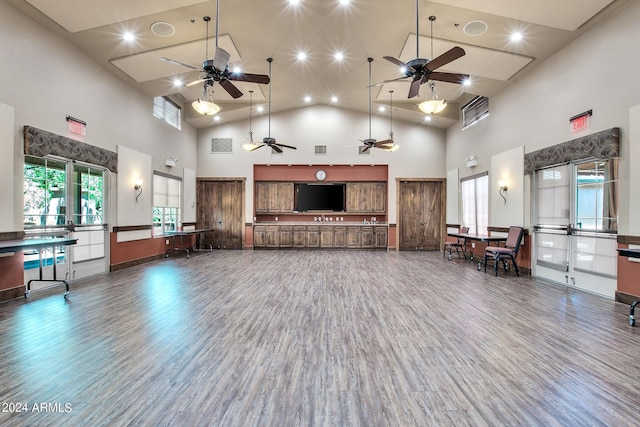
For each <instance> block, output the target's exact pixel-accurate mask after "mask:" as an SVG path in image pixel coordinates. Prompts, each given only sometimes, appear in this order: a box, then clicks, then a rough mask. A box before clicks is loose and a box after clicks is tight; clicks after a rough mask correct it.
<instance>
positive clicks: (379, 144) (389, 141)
mask: <svg viewBox="0 0 640 427" xmlns="http://www.w3.org/2000/svg"><path fill="white" fill-rule="evenodd" d="M393 144H395V143H394V142H393V140H392V139H385V140H384V141H378V142H376V143H375V147H376V148H387V147H388V146H389V145H393Z"/></svg>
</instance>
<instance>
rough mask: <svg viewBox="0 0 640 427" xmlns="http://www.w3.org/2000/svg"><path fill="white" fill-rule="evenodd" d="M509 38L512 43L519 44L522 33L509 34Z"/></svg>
mask: <svg viewBox="0 0 640 427" xmlns="http://www.w3.org/2000/svg"><path fill="white" fill-rule="evenodd" d="M510 38H511V41H512V42H519V41H520V40H522V33H520V32H515V33H513V34H511V37H510Z"/></svg>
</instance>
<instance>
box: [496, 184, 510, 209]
mask: <svg viewBox="0 0 640 427" xmlns="http://www.w3.org/2000/svg"><path fill="white" fill-rule="evenodd" d="M498 188H499V191H500V197H502V199H503V200H504V203H505V204H506V203H507V198H506V197H504V193H506V192H507V190H508V188H507V181H504V180H502V179H501V180H500V181H498Z"/></svg>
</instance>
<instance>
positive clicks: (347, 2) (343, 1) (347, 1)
mask: <svg viewBox="0 0 640 427" xmlns="http://www.w3.org/2000/svg"><path fill="white" fill-rule="evenodd" d="M340 4H349V0H340Z"/></svg>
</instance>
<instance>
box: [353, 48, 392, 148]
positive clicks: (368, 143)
mask: <svg viewBox="0 0 640 427" xmlns="http://www.w3.org/2000/svg"><path fill="white" fill-rule="evenodd" d="M367 61H369V86H368V88H369V138H367V139H361V140H360V142H362V144H363V145H359V146H358V147H359V148H360V154H366V153H368V152H369V150H370V149H372V148H382V149H385V150H386V149H388V148H389V147H391V146H393V145H394V143H393V140H392V139H385V140H384V141H376V139H375V138H371V87H372V86H371V63H372V62H373V58H367ZM350 147H353V145H351V146H347V147H345V148H350Z"/></svg>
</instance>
